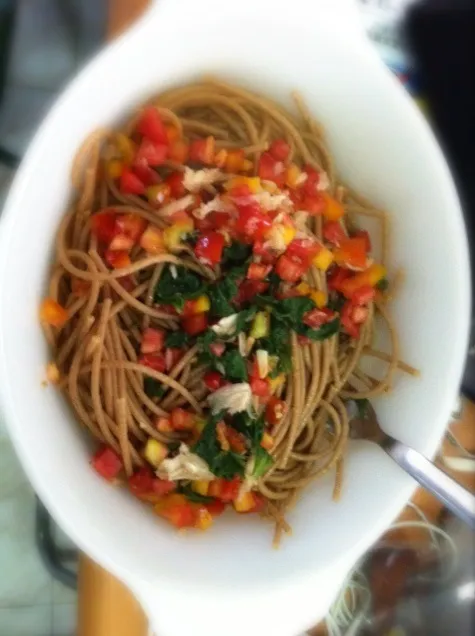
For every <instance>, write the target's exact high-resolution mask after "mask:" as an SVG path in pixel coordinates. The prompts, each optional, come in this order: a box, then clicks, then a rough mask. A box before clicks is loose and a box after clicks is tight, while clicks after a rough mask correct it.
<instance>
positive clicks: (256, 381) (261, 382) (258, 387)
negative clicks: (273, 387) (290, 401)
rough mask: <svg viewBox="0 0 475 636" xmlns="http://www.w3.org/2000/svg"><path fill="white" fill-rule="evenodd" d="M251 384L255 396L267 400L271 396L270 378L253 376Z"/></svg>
mask: <svg viewBox="0 0 475 636" xmlns="http://www.w3.org/2000/svg"><path fill="white" fill-rule="evenodd" d="M249 379H250V382H249V384H250V385H251V391H252V393H253V395H257V397H262V398H265V397H267V396H269V395H270V384H269V378H264V379H263V378H259V377H258V376H257V375H255V376H251V377H250V378H249Z"/></svg>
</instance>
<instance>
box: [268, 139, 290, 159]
mask: <svg viewBox="0 0 475 636" xmlns="http://www.w3.org/2000/svg"><path fill="white" fill-rule="evenodd" d="M269 152H270V154H271V155H272V156H273V157H274V159H277V161H285V160H286V159H287V158H288V156H289V153H290V146H289V144H288V143H287V142H286V141H285V139H275V140H274V141H273V142H272V143H271V145H270V148H269Z"/></svg>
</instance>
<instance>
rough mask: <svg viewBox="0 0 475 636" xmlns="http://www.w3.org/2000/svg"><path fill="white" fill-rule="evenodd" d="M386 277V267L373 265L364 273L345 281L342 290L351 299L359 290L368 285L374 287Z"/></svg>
mask: <svg viewBox="0 0 475 636" xmlns="http://www.w3.org/2000/svg"><path fill="white" fill-rule="evenodd" d="M385 276H386V268H385V267H384V265H380V264H378V263H373V265H370V266H369V267H368V269H366V270H365V271H364V272H359V273H358V274H355V276H352V277H351V278H347V279H346V280H344V281H343V282H342V283H341V287H340V289H341V292H342V293H343V294H344V295H345V296H346V297H347V298H349V299H351V298H352V296H353V294H354V293H355V292H356V291H357V290H358V289H360V288H361V287H364V286H366V285H370V286H371V287H374V286H375V285H377V284H378V283H379V281H381V280H382V279H383V278H384V277H385Z"/></svg>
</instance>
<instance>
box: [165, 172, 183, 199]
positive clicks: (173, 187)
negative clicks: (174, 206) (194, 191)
mask: <svg viewBox="0 0 475 636" xmlns="http://www.w3.org/2000/svg"><path fill="white" fill-rule="evenodd" d="M165 182H166V183H168V185H169V186H170V192H171V195H172V197H174V198H175V199H181V197H183V196H185V194H186V190H185V186H184V185H183V173H182V172H172V173H171V174H169V175H168V177H166V179H165Z"/></svg>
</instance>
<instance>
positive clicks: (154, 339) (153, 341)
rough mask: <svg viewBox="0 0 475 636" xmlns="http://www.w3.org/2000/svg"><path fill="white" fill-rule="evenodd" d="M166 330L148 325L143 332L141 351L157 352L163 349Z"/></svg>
mask: <svg viewBox="0 0 475 636" xmlns="http://www.w3.org/2000/svg"><path fill="white" fill-rule="evenodd" d="M164 342H165V332H164V331H163V329H153V328H152V327H148V328H147V329H145V330H144V332H143V334H142V342H141V344H140V351H141V353H157V352H158V351H161V350H162V349H163V345H164Z"/></svg>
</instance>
